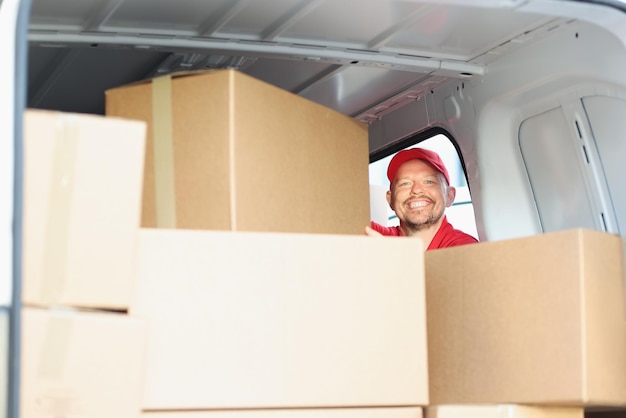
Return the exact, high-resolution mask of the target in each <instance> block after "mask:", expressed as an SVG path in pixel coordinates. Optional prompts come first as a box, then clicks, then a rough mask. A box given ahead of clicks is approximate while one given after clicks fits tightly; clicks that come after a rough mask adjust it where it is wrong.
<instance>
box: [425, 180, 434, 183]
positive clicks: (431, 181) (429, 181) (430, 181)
mask: <svg viewBox="0 0 626 418" xmlns="http://www.w3.org/2000/svg"><path fill="white" fill-rule="evenodd" d="M424 184H435V182H434V181H433V180H424Z"/></svg>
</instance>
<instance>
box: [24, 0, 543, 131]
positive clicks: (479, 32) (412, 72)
mask: <svg viewBox="0 0 626 418" xmlns="http://www.w3.org/2000/svg"><path fill="white" fill-rule="evenodd" d="M485 3H488V2H487V1H485ZM504 3H506V2H504ZM518 3H519V2H516V1H510V2H508V4H506V5H505V7H502V6H500V7H493V8H485V7H483V8H479V9H475V8H471V7H466V6H464V5H463V2H455V1H452V0H443V1H440V2H424V1H405V0H376V1H368V2H367V7H363V5H364V3H363V0H271V1H269V0H264V1H256V0H177V1H176V2H162V1H158V2H157V1H154V0H55V1H54V2H51V1H49V0H34V3H33V10H32V15H31V24H30V31H29V41H30V43H31V49H32V50H33V54H37V53H41V51H42V49H46V48H49V47H57V48H59V54H62V53H63V50H65V53H67V52H66V50H67V49H70V50H74V49H81V48H82V49H85V48H91V49H102V50H107V51H109V52H111V51H120V54H119V59H121V58H122V57H124V58H126V59H127V57H128V53H129V52H132V51H137V53H139V52H141V53H143V54H144V55H145V56H146V57H147V58H146V59H143V60H142V59H140V60H137V62H145V63H148V62H152V61H153V59H154V58H156V57H159V56H162V57H161V58H160V61H159V64H158V65H156V67H150V68H145V69H144V70H143V71H140V70H139V69H137V70H136V71H137V72H140V73H142V75H141V76H142V77H150V76H154V75H158V74H164V73H168V72H174V71H178V70H188V69H201V68H226V67H228V68H238V69H240V70H242V71H244V72H247V73H249V74H251V75H254V76H255V77H257V78H260V79H262V80H264V81H268V82H270V83H272V84H275V85H277V86H279V87H282V88H288V89H289V90H290V91H292V92H294V93H296V94H300V95H302V96H304V97H308V98H310V99H311V100H315V101H317V102H319V103H321V104H323V105H326V106H329V107H331V108H334V109H336V110H338V111H340V112H342V113H346V114H348V115H351V116H354V117H357V118H359V119H361V120H363V121H370V120H371V118H375V117H378V116H380V111H383V110H381V109H389V108H391V107H392V106H396V105H397V104H398V103H401V102H403V101H405V100H408V99H407V98H412V97H414V96H415V95H416V94H419V93H418V92H422V93H421V94H425V93H423V92H425V91H428V90H429V89H432V88H436V87H438V86H441V85H444V84H446V83H448V82H452V81H455V80H459V79H465V78H469V77H472V76H480V75H483V74H485V73H486V71H487V66H486V64H487V62H486V61H485V59H484V57H485V54H486V53H487V52H489V51H490V50H492V49H493V48H496V47H498V46H500V45H502V44H503V43H505V42H507V41H510V40H511V39H513V38H515V37H518V36H522V35H524V34H527V33H529V32H532V31H533V30H536V28H539V27H542V26H543V25H545V24H546V23H547V22H549V21H550V18H549V17H546V16H539V15H533V14H527V15H525V16H522V17H521V18H520V17H519V16H515V17H513V16H512V14H511V13H510V9H511V8H513V7H516V5H517V4H518ZM493 4H502V2H497V1H494V2H493ZM460 16H463V19H460ZM487 22H488V23H489V24H487ZM122 51H125V53H122ZM90 54H91V53H90ZM146 54H153V55H152V56H153V57H154V58H150V57H148V56H147V55H146ZM68 56H72V55H71V54H69V55H68ZM110 56H111V59H115V54H114V53H112V52H111V53H110ZM478 57H482V58H481V59H477V58H478ZM64 64H65V65H64V67H67V66H68V65H76V66H79V65H81V62H80V60H77V59H75V60H72V61H71V63H70V62H66V63H64ZM110 67H111V71H115V70H114V68H115V67H116V66H115V65H111V66H110ZM122 67H123V65H122ZM276 68H280V69H281V72H282V74H283V78H284V79H279V78H277V77H276V74H274V73H275V71H276V70H275V69H276ZM36 70H37V72H38V74H43V72H42V71H41V69H36ZM73 70H74V69H73ZM53 73H54V72H51V73H50V74H49V75H50V77H49V79H48V80H47V81H43V82H42V81H41V80H39V81H38V82H37V83H33V86H35V85H36V86H39V90H38V91H35V92H33V93H32V95H31V97H32V98H36V99H37V100H36V102H39V103H43V102H44V101H45V100H44V98H46V97H47V96H50V95H54V94H60V91H57V90H58V88H60V87H59V86H58V83H60V81H59V80H60V79H61V78H62V75H59V74H53ZM101 76H103V77H107V76H108V75H107V74H102V75H101ZM85 78H86V79H87V78H88V77H85ZM116 79H118V80H119V79H123V77H121V76H119V75H118V76H117V77H116ZM129 81H133V80H129ZM104 84H107V83H106V82H105V83H104ZM420 86H421V87H420ZM404 89H408V90H407V92H406V94H404V93H403V91H404ZM364 90H367V92H364ZM55 91H56V93H55ZM390 101H391V102H390ZM374 109H379V113H377V112H376V111H375V110H374Z"/></svg>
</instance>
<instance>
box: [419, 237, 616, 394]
mask: <svg viewBox="0 0 626 418" xmlns="http://www.w3.org/2000/svg"><path fill="white" fill-rule="evenodd" d="M622 272H623V267H622V260H621V244H620V239H619V238H618V237H616V236H613V235H609V234H606V233H602V232H597V231H586V230H572V231H563V232H557V233H549V234H544V235H540V236H535V237H529V238H521V239H516V240H507V241H500V242H491V243H489V242H488V243H481V244H479V245H476V246H467V247H457V248H451V249H444V250H439V251H434V252H430V253H427V254H426V287H427V306H428V345H429V346H428V350H429V371H430V396H431V402H432V403H439V404H454V403H536V404H561V405H614V404H617V405H622V404H624V403H626V321H625V316H624V291H623V285H624V284H623V274H622Z"/></svg>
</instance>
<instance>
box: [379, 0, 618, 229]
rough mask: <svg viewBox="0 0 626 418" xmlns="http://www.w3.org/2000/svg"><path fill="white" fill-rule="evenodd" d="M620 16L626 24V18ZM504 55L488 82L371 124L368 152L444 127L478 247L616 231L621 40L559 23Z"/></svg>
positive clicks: (463, 85)
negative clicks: (464, 181) (468, 199)
mask: <svg viewBox="0 0 626 418" xmlns="http://www.w3.org/2000/svg"><path fill="white" fill-rule="evenodd" d="M615 13H616V16H617V17H618V18H620V19H622V23H621V24H622V25H626V23H625V22H626V15H624V16H622V14H621V13H620V12H615ZM538 37H539V39H537V38H538ZM502 49H503V50H502V55H501V56H498V50H496V53H495V54H494V57H493V58H490V59H492V61H491V62H489V63H487V67H488V72H487V73H486V74H485V75H484V76H482V77H476V78H473V79H471V80H459V82H457V83H456V84H452V85H448V86H446V87H445V88H442V89H439V90H436V91H435V92H433V93H432V94H430V95H428V96H426V97H424V98H421V99H418V100H416V101H415V102H414V103H412V104H410V105H407V106H405V107H404V108H401V109H399V110H398V111H396V112H395V113H391V114H388V115H386V116H385V117H383V118H381V119H380V120H377V121H375V122H373V123H372V124H371V125H370V148H371V151H376V150H380V149H382V148H384V147H386V146H389V145H391V144H393V143H395V142H398V141H399V140H401V139H403V138H406V137H407V136H409V135H412V134H415V133H417V132H421V131H424V130H426V129H428V128H431V127H434V126H439V127H442V128H444V129H446V130H448V131H449V132H450V133H451V134H452V135H453V136H454V138H455V140H456V141H457V143H458V145H459V148H460V150H461V153H462V157H463V159H464V162H465V166H466V169H467V176H468V182H469V185H470V190H471V194H472V200H473V203H474V210H475V213H476V221H477V228H478V232H479V235H480V238H481V240H490V241H493V240H500V239H507V238H515V237H522V236H529V235H534V234H537V233H541V232H547V231H551V230H558V229H566V228H570V227H579V226H580V227H588V228H592V229H599V230H608V231H609V232H615V233H619V232H620V230H619V220H620V219H623V220H622V223H623V224H626V213H624V212H626V208H625V207H624V206H626V205H625V204H622V203H621V202H620V199H622V198H621V197H620V195H621V193H620V191H619V190H612V188H611V186H612V187H613V189H615V188H616V187H617V186H618V185H619V182H618V181H617V180H616V179H617V178H620V177H621V178H626V165H622V164H619V163H618V161H615V160H616V158H615V157H614V158H613V159H611V158H610V157H611V155H609V154H611V153H614V151H612V152H611V153H607V152H606V151H605V152H604V153H603V152H602V150H608V149H611V150H619V149H624V146H625V145H624V143H625V142H626V122H624V121H623V119H625V118H624V117H623V116H620V115H623V114H624V112H623V111H622V110H623V109H624V108H625V106H626V85H625V83H624V76H623V75H624V74H626V50H625V48H624V43H623V40H622V39H619V38H618V37H617V36H615V35H614V34H613V33H611V32H609V31H607V30H605V29H602V28H600V27H599V26H597V25H594V24H592V23H585V22H581V21H566V20H560V21H559V22H558V24H556V25H553V26H551V27H549V28H546V29H545V30H544V31H543V32H541V33H539V34H534V37H533V39H528V42H520V43H519V44H517V45H506V46H504V47H503V48H502ZM598 98H599V100H598ZM594 101H596V102H597V101H600V102H601V103H600V104H598V105H596V104H593V102H594ZM585 103H586V104H587V108H586V107H585ZM592 108H593V109H592ZM594 109H596V110H595V114H596V115H595V116H594V115H593V113H594ZM590 115H591V116H590ZM538 116H541V117H542V118H543V120H541V123H539V122H538V119H533V118H535V117H538ZM590 117H591V119H590ZM590 120H591V122H590ZM537 127H538V128H537ZM551 127H554V129H552V128H551ZM520 134H521V136H520ZM600 135H601V136H602V138H599V136H600ZM600 140H601V141H600ZM557 143H558V147H557V145H556V144H557ZM563 144H566V147H569V148H568V149H567V150H566V149H563V147H562V145H563ZM567 144H569V145H567ZM522 150H525V152H523V151H522ZM619 155H623V153H619ZM542 158H544V160H543V161H540V160H538V159H542ZM545 161H549V162H550V164H545ZM478 167H480V170H479V169H478ZM578 178H580V179H582V180H583V181H577V179H578ZM611 195H613V198H612V197H611ZM581 202H582V203H581ZM572 206H576V207H572ZM581 208H582V209H585V208H586V209H585V210H581Z"/></svg>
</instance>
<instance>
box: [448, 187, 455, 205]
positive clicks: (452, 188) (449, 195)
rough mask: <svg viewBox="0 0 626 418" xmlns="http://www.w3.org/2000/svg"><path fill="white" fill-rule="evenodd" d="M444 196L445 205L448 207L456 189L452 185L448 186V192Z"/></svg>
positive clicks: (452, 200) (451, 202)
mask: <svg viewBox="0 0 626 418" xmlns="http://www.w3.org/2000/svg"><path fill="white" fill-rule="evenodd" d="M446 197H447V198H448V200H447V202H446V207H447V208H449V207H450V206H452V204H453V203H454V198H455V197H456V189H455V188H454V187H452V186H448V192H447V193H446Z"/></svg>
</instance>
